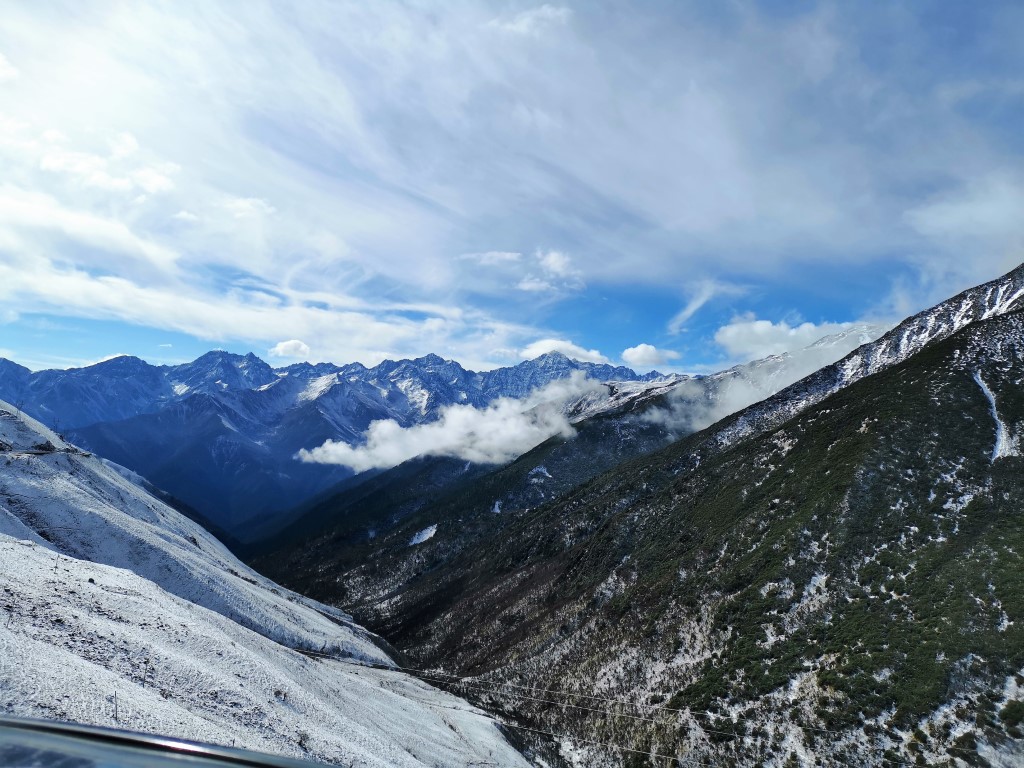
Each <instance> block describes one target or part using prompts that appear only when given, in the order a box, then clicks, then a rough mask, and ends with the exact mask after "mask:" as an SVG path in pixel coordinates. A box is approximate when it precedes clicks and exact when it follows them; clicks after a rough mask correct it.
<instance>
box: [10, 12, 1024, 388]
mask: <svg viewBox="0 0 1024 768" xmlns="http://www.w3.org/2000/svg"><path fill="white" fill-rule="evenodd" d="M1022 39H1024V5H1022V4H1020V3H1016V2H1009V3H1000V2H985V3H945V2H943V3H919V2H885V3H807V2H791V3H786V2H765V3H744V2H718V1H717V0H707V1H706V2H680V3H669V2H664V3H661V2H643V3H633V4H630V5H627V4H625V3H610V2H609V3H604V2H598V1H592V0H587V2H578V3H574V2H570V3H551V4H537V3H529V2H525V3H519V2H508V3H477V2H433V3H425V2H424V3H421V2H407V3H389V2H314V1H313V0H303V2H299V3H290V4H284V3H275V4H265V3H261V2H244V3H240V2H220V3H218V2H209V1H204V2H196V3H189V2H181V1H178V0H176V1H175V2H168V3H146V4H142V3H124V4H121V3H116V2H69V3H59V2H54V3H42V2H40V3H36V2H31V3H8V4H6V5H5V7H4V10H3V22H2V24H0V168H2V174H0V323H2V326H0V328H2V334H3V335H2V338H0V356H5V357H9V358H11V359H13V360H15V361H17V362H20V363H22V364H25V365H28V366H29V367H31V368H35V369H38V368H45V367H68V366H73V365H82V364H87V363H90V362H95V361H97V360H99V359H101V358H104V357H107V356H110V355H114V354H119V353H128V354H134V355H138V356H140V357H142V358H144V359H146V360H149V361H151V362H157V363H161V362H167V363H171V362H181V361H185V360H190V359H192V358H194V357H197V356H198V355H199V354H201V353H202V352H204V351H207V350H209V349H211V348H223V349H228V350H231V351H236V352H248V351H254V352H256V353H257V354H258V355H260V356H261V357H263V358H265V359H267V360H268V361H270V362H271V363H272V364H275V365H281V364H287V363H292V362H296V361H298V360H302V359H308V360H311V361H321V360H329V361H332V362H336V363H346V362H350V361H356V360H358V361H360V362H363V363H365V364H374V363H377V362H379V361H380V360H382V359H384V358H388V357H390V358H397V357H412V356H420V355H424V354H426V353H428V352H434V353H437V354H440V355H442V356H444V357H448V358H455V359H457V360H459V361H460V362H462V363H463V364H464V365H466V366H467V367H469V368H473V369H483V368H492V367H495V366H498V365H508V364H514V363H516V362H519V361H521V360H522V359H524V358H527V357H531V356H535V355H537V354H540V353H543V352H545V351H549V350H559V351H562V352H565V353H566V354H569V355H570V356H573V357H576V358H578V359H582V360H602V361H604V360H607V361H610V362H613V363H617V364H618V363H625V364H628V365H631V366H632V367H634V368H636V369H638V370H647V369H649V368H652V367H657V368H659V369H660V370H665V371H672V370H676V371H692V372H700V371H708V370H714V369H718V368H721V367H723V366H725V365H728V364H732V363H735V362H739V361H742V360H746V359H751V358H755V357H762V356H764V355H765V354H769V353H775V352H780V351H785V350H786V349H790V348H794V347H800V346H805V345H806V344H808V343H810V342H812V341H814V340H815V339H816V338H818V337H820V336H823V335H826V334H828V333H831V332H834V331H837V330H840V329H841V328H842V327H844V326H843V324H848V323H854V322H858V321H891V320H894V319H898V318H900V317H902V316H905V315H907V314H909V313H911V312H913V311H916V310H918V309H922V308H924V307H925V306H928V305H930V304H932V303H934V302H935V301H936V300H938V299H941V298H944V297H945V296H948V295H950V294H951V293H954V292H955V291H957V290H960V289H962V288H965V287H967V286H968V285H971V284H974V283H978V282H981V281H983V280H986V279H989V278H992V277H995V276H997V275H998V274H1001V273H1002V272H1005V271H1007V270H1008V269H1010V268H1012V267H1013V266H1015V265H1016V264H1017V263H1019V262H1021V261H1024V250H1022V243H1024V216H1022V215H1021V212H1022V211H1024V162H1022V143H1024V134H1022V133H1021V131H1020V126H1021V125H1022V124H1024V46H1022V45H1021V44H1020V41H1021V40H1022Z"/></svg>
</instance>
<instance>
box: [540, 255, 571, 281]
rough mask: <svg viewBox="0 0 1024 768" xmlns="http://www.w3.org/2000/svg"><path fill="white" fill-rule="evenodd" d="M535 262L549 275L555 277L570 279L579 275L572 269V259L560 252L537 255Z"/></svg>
mask: <svg viewBox="0 0 1024 768" xmlns="http://www.w3.org/2000/svg"><path fill="white" fill-rule="evenodd" d="M537 260H538V261H539V262H540V265H541V266H542V267H543V268H544V271H545V272H548V273H549V274H552V275H557V276H558V277H572V276H576V275H578V274H579V272H578V270H576V269H573V266H572V259H570V258H569V256H567V255H566V254H564V253H562V252H561V251H547V252H546V253H538V254H537Z"/></svg>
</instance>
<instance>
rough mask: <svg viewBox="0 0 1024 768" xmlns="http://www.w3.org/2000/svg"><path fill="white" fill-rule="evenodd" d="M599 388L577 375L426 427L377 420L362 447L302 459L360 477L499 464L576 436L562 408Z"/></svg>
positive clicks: (451, 413) (307, 453) (328, 445)
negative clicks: (420, 462) (418, 462)
mask: <svg viewBox="0 0 1024 768" xmlns="http://www.w3.org/2000/svg"><path fill="white" fill-rule="evenodd" d="M600 389H602V387H601V385H600V384H599V383H598V382H595V381H591V380H589V379H587V378H585V377H584V376H583V375H581V374H580V373H579V372H577V373H575V374H574V375H573V376H572V377H570V378H568V379H563V380H561V381H556V382H553V383H551V384H548V385H547V386H545V387H542V388H541V389H538V390H536V391H534V392H532V393H531V394H530V395H528V396H527V397H525V398H523V399H512V398H499V399H498V400H495V401H494V402H493V403H491V404H490V405H488V406H487V407H485V408H474V407H472V406H468V405H453V406H449V407H447V408H443V409H442V410H441V413H440V415H439V417H438V419H437V420H436V421H432V422H429V423H427V424H419V425H416V426H413V427H408V428H404V427H402V426H400V425H399V424H398V422H396V421H393V420H390V419H388V420H382V421H375V422H373V423H372V424H371V425H370V428H369V429H368V430H367V431H366V433H365V435H364V436H363V437H364V441H363V443H361V444H359V445H355V446H351V445H348V444H347V443H343V442H336V441H334V440H328V441H326V442H325V443H324V444H323V445H321V446H319V447H317V448H314V449H312V450H303V451H300V452H299V454H298V456H299V458H300V459H302V460H303V461H307V462H315V463H321V464H340V465H342V466H346V467H351V468H352V469H354V470H355V471H356V472H363V471H365V470H368V469H375V468H380V469H383V468H387V467H393V466H396V465H397V464H401V463H402V462H403V461H408V460H409V459H412V458H414V457H416V456H454V457H457V458H460V459H464V460H466V461H472V462H475V463H480V464H500V463H503V462H506V461H510V460H512V459H514V458H515V457H516V456H519V455H520V454H522V453H525V452H526V451H528V450H529V449H530V448H533V447H534V446H535V445H538V444H540V443H542V442H544V441H545V440H547V439H548V438H549V437H553V436H555V435H561V436H562V437H572V436H573V435H574V434H575V430H574V429H573V427H572V425H571V424H570V423H569V420H568V419H567V418H566V417H565V416H564V415H563V414H562V412H561V410H560V406H561V405H562V404H563V403H565V402H566V401H567V400H569V399H570V398H574V397H579V396H580V395H582V394H584V393H586V392H590V391H596V390H600Z"/></svg>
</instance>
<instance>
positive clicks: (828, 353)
mask: <svg viewBox="0 0 1024 768" xmlns="http://www.w3.org/2000/svg"><path fill="white" fill-rule="evenodd" d="M779 325H784V324H779ZM810 326H811V324H810V323H806V324H804V325H802V326H799V329H803V330H797V332H796V333H795V334H792V335H790V334H788V333H786V331H785V329H779V328H776V329H775V330H776V332H778V333H780V335H781V336H783V337H786V338H788V339H791V340H795V339H796V338H797V337H801V336H804V334H805V333H806V336H805V338H804V339H802V341H803V340H805V339H806V338H810V341H807V342H806V343H805V344H802V346H801V347H800V348H799V349H791V350H789V351H788V354H787V355H786V356H785V357H775V358H773V359H771V360H761V361H760V362H757V363H754V364H752V365H739V366H735V367H733V368H731V369H729V370H728V371H726V372H724V373H723V374H722V375H719V376H716V383H715V384H716V385H715V387H713V388H711V389H709V388H708V387H707V386H706V385H705V384H703V383H701V382H699V381H694V380H690V381H684V382H682V383H681V384H680V385H678V386H676V387H674V388H673V389H672V390H671V391H670V392H669V395H668V404H667V406H666V407H664V408H658V409H654V410H650V411H647V412H646V413H645V414H644V415H643V417H642V418H643V419H644V420H645V421H650V422H654V423H658V424H661V425H662V426H664V427H665V428H666V429H669V430H671V431H673V432H680V433H684V434H685V433H689V432H695V431H697V430H699V429H703V428H704V427H707V426H709V425H711V424H714V423H715V422H716V421H718V420H720V419H723V418H725V417H726V416H728V415H729V414H731V413H735V412H736V411H739V410H741V409H743V408H746V407H747V406H748V405H752V404H753V403H756V402H759V401H761V400H764V399H765V398H767V397H770V396H771V395H773V394H775V393H776V392H779V391H781V390H782V389H785V388H786V387H788V386H789V385H790V384H793V383H794V382H797V381H799V380H800V379H802V378H804V377H805V376H809V375H810V374H812V373H814V372H815V371H817V370H819V369H821V368H823V367H824V366H826V365H830V364H831V363H834V362H836V361H837V360H841V359H842V358H843V357H845V356H846V355H848V354H849V353H850V352H852V351H853V350H855V349H856V348H857V347H859V346H860V345H861V344H866V343H868V342H870V341H874V340H875V339H877V338H879V337H880V336H881V335H882V334H883V333H885V331H887V330H888V328H889V326H886V325H873V324H866V323H862V324H857V325H853V324H849V323H842V324H838V323H833V324H827V323H826V324H822V325H820V326H816V328H817V331H813V330H811V329H810V328H809V327H810ZM726 327H734V326H726ZM837 327H839V328H841V330H840V331H839V332H838V333H833V332H834V331H835V329H836V328H837ZM790 330H793V329H790ZM815 333H828V334H829V335H827V336H825V337H821V336H815ZM755 335H757V334H755ZM780 348H781V345H780V346H777V347H776V350H778V349H780ZM767 354H770V353H764V354H763V355H760V356H759V357H764V356H765V355H767Z"/></svg>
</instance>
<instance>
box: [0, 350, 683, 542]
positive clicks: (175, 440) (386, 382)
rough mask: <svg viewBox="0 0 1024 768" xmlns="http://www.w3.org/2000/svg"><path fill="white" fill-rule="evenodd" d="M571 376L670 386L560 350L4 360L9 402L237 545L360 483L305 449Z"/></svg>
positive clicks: (0, 364)
mask: <svg viewBox="0 0 1024 768" xmlns="http://www.w3.org/2000/svg"><path fill="white" fill-rule="evenodd" d="M573 373H580V374H583V375H585V376H587V377H590V378H594V379H599V380H609V379H617V380H626V381H637V382H651V381H656V380H658V379H661V378H663V377H662V375H661V374H659V373H657V372H653V373H650V374H646V375H644V376H640V375H638V374H636V373H635V372H633V371H632V370H630V369H628V368H622V367H613V366H610V365H602V364H595V363H586V362H577V361H575V360H570V359H569V358H567V357H565V356H563V355H560V354H558V353H550V354H547V355H543V356H541V357H538V358H536V359H535V360H529V361H525V362H523V363H520V364H519V365H517V366H514V367H512V368H499V369H496V370H493V371H488V372H485V373H475V372H472V371H467V370H465V369H464V368H462V366H460V365H459V364H458V363H456V362H454V361H451V360H444V359H442V358H440V357H438V356H437V355H427V356H425V357H422V358H418V359H415V360H399V361H390V360H389V361H385V362H383V363H381V364H380V365H377V366H375V367H373V368H366V367H364V366H363V365H360V364H359V363H352V364H349V365H345V366H338V365H333V364H330V363H320V364H317V365H312V364H309V363H299V364H295V365H289V366H286V367H283V368H277V369H275V368H271V367H270V366H269V365H268V364H267V363H265V362H264V361H263V360H261V359H260V358H258V357H256V355H254V354H252V353H250V354H248V355H244V356H243V355H236V354H231V353H228V352H220V351H213V352H209V353H207V354H205V355H202V356H201V357H199V358H198V359H196V360H194V361H193V362H191V363H187V364H183V365H173V366H155V365H150V364H149V363H146V362H145V361H143V360H140V359H139V358H135V357H128V356H121V357H115V358H113V359H110V360H106V361H104V362H101V363H97V364H95V365H91V366H87V367H84V368H72V369H68V370H45V371H39V372H35V373H33V372H32V371H29V370H28V369H27V368H24V367H22V366H20V365H17V364H16V363H13V362H11V361H9V360H0V397H2V398H5V399H7V400H8V401H9V402H11V403H14V404H16V405H17V406H19V407H22V408H23V409H24V410H25V412H26V413H29V414H30V415H32V416H34V417H36V418H38V419H40V420H41V421H42V422H43V423H45V424H47V425H48V426H50V427H52V428H53V429H55V430H56V431H58V432H60V433H61V434H64V435H66V436H67V437H68V438H69V439H71V440H73V441H74V442H75V443H76V444H78V445H81V446H83V447H86V448H88V449H90V450H93V451H95V452H97V453H98V454H100V455H102V456H104V457H106V458H109V459H111V460H113V461H115V462H117V463H119V464H121V465H123V466H126V467H128V468H130V469H132V470H133V471H135V472H138V473H139V474H141V475H142V476H144V477H145V478H146V479H147V480H149V481H150V482H152V483H153V484H154V485H156V486H157V487H159V488H161V489H163V490H164V491H167V492H168V493H170V494H171V495H172V496H174V497H176V498H178V499H180V500H181V501H183V502H184V503H185V504H187V505H188V506H189V507H191V508H193V509H194V510H197V511H198V512H199V513H200V514H201V515H202V516H203V517H202V519H203V520H204V522H208V523H210V524H212V526H214V527H216V528H219V529H221V530H224V531H226V532H228V533H229V534H236V535H242V534H244V531H245V529H246V528H247V526H249V524H251V523H252V522H253V521H254V520H256V519H258V518H260V517H265V516H267V515H268V514H269V513H273V512H276V511H279V510H287V509H290V508H292V507H294V506H296V505H298V504H300V503H302V502H303V501H305V500H306V499H308V498H310V497H312V496H314V495H315V494H317V493H320V492H323V491H325V490H326V489H328V488H330V487H332V486H334V485H335V484H337V483H339V482H342V481H343V480H345V479H347V478H349V477H351V476H352V474H353V472H352V471H351V470H350V469H348V468H345V467H340V466H328V465H320V464H309V463H303V462H300V461H298V460H297V459H296V458H295V454H296V453H297V452H298V451H299V450H301V449H310V448H315V447H317V446H319V445H321V444H322V443H324V442H325V441H326V440H329V439H330V440H338V441H342V442H345V443H357V442H359V441H360V440H361V438H362V435H363V433H364V432H365V431H366V429H367V428H368V427H369V426H370V424H371V423H372V422H374V421H377V420H384V419H390V420H393V421H395V422H396V423H397V424H399V425H401V426H403V427H408V426H412V425H414V424H419V423H424V422H429V421H431V420H434V419H436V418H437V417H438V414H439V413H440V412H441V410H442V409H443V408H445V407H446V406H451V405H471V406H477V407H482V406H485V405H486V404H488V403H490V402H492V401H493V400H495V399H496V398H499V397H520V396H522V395H524V394H525V393H527V392H529V391H532V390H533V389H535V388H537V387H540V386H543V385H544V384H547V383H550V382H552V381H555V380H558V379H562V378H567V377H569V376H570V375H572V374H573Z"/></svg>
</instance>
